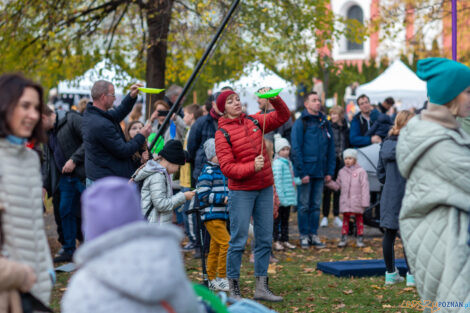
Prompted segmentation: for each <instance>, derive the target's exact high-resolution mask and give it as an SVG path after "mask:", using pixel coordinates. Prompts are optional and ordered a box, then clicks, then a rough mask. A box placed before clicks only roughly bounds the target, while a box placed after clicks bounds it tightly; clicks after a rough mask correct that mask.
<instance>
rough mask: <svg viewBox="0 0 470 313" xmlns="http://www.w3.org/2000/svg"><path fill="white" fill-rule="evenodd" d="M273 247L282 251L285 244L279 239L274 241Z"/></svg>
mask: <svg viewBox="0 0 470 313" xmlns="http://www.w3.org/2000/svg"><path fill="white" fill-rule="evenodd" d="M273 249H274V250H276V251H282V250H284V246H283V245H282V244H281V243H280V242H279V241H275V242H274V243H273Z"/></svg>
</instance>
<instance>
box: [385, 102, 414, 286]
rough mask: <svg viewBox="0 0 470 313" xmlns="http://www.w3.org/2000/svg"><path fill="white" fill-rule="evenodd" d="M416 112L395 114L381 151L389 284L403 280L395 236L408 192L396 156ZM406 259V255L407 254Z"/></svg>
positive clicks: (411, 279) (410, 283) (411, 282)
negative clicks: (403, 130) (398, 264)
mask: <svg viewBox="0 0 470 313" xmlns="http://www.w3.org/2000/svg"><path fill="white" fill-rule="evenodd" d="M413 116H414V114H413V113H411V112H410V111H401V112H400V113H398V115H397V117H396V118H395V124H394V125H393V127H392V129H390V131H389V136H388V137H387V138H386V139H385V141H384V142H383V144H382V147H381V148H380V152H379V164H378V166H377V177H378V178H379V180H380V182H381V183H382V184H384V187H383V191H382V197H381V199H380V227H382V228H383V229H384V238H383V242H382V249H383V255H384V260H385V267H386V269H387V271H386V273H385V284H386V285H393V284H395V283H397V282H401V281H403V278H402V277H400V274H399V273H398V271H397V270H396V268H395V251H394V249H395V238H396V237H397V232H398V215H399V214H400V209H401V201H402V200H403V196H404V195H405V185H406V180H405V179H404V178H403V177H402V176H401V174H400V172H399V171H398V165H397V159H396V155H395V154H396V147H397V141H398V136H399V135H400V130H401V129H402V128H403V127H405V126H406V124H407V123H408V121H409V120H410V119H411V118H412V117H413ZM405 260H406V257H405ZM406 284H407V286H414V277H413V275H412V274H411V271H410V270H409V271H408V273H407V274H406Z"/></svg>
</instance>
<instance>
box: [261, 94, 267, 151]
mask: <svg viewBox="0 0 470 313" xmlns="http://www.w3.org/2000/svg"><path fill="white" fill-rule="evenodd" d="M268 101H269V100H268ZM267 108H268V105H265V106H264V117H263V132H262V134H261V154H260V155H263V146H264V128H265V126H266V109H267Z"/></svg>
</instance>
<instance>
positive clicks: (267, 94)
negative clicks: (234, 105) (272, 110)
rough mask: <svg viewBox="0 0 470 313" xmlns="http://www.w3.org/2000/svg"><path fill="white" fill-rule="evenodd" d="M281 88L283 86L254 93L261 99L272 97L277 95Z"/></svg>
mask: <svg viewBox="0 0 470 313" xmlns="http://www.w3.org/2000/svg"><path fill="white" fill-rule="evenodd" d="M282 89H284V88H279V89H272V90H269V91H268V92H265V93H259V92H255V95H256V96H258V98H262V99H268V98H274V97H277V96H278V95H279V94H280V93H281V91H282Z"/></svg>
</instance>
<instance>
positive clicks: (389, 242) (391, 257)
mask: <svg viewBox="0 0 470 313" xmlns="http://www.w3.org/2000/svg"><path fill="white" fill-rule="evenodd" d="M397 232H398V230H397V229H388V228H385V232H384V238H383V241H382V249H383V254H384V261H385V268H386V269H387V272H389V273H393V272H395V238H397ZM403 255H404V256H405V262H406V267H408V272H410V273H411V270H410V266H409V265H408V260H407V259H406V253H405V249H403Z"/></svg>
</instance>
